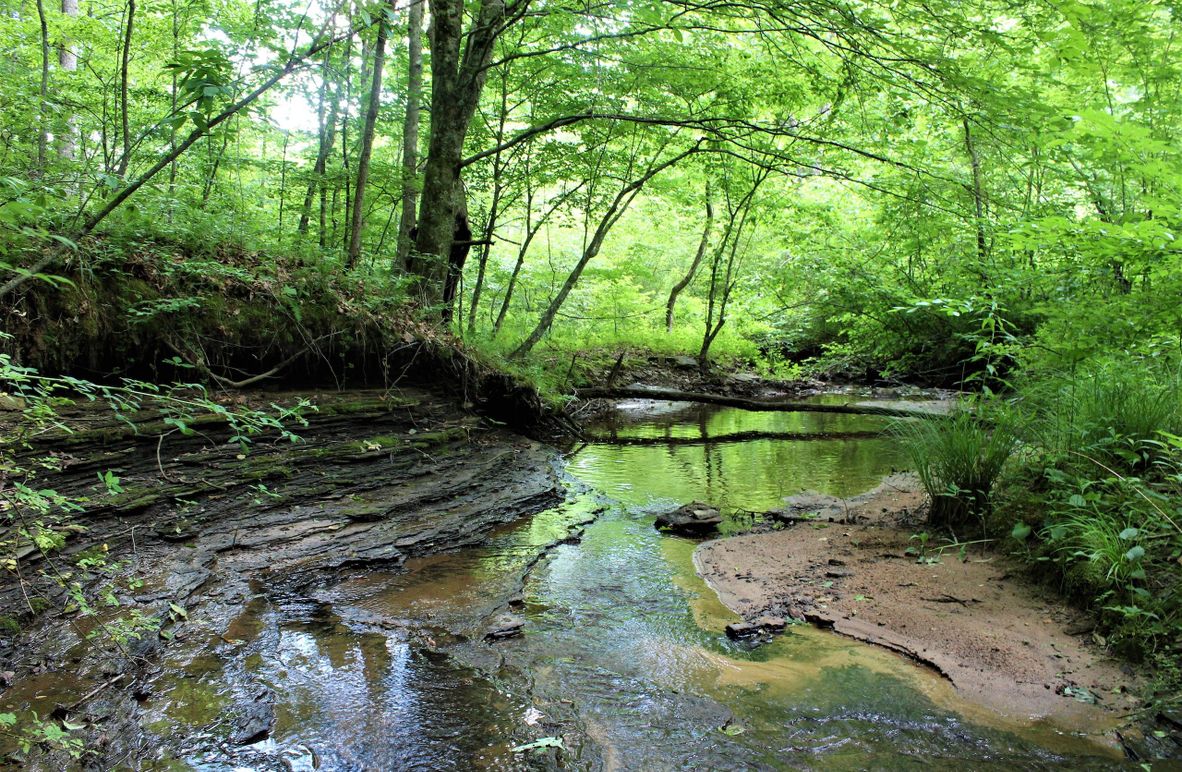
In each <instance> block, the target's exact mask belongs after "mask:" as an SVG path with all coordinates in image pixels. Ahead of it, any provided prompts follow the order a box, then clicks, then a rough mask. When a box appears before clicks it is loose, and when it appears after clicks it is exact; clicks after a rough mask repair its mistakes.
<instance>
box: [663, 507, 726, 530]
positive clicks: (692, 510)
mask: <svg viewBox="0 0 1182 772" xmlns="http://www.w3.org/2000/svg"><path fill="white" fill-rule="evenodd" d="M721 523H722V513H720V512H719V511H718V510H717V509H715V508H714V507H712V506H710V505H709V504H702V503H701V502H698V501H695V502H693V503H691V504H686V505H685V506H684V507H678V508H677V509H675V510H673V511H672V512H666V513H665V514H663V515H657V521H656V523H655V525H656V527H657V528H660V529H662V530H668V531H672V532H673V533H678V534H682V535H684V536H704V535H705V534H708V533H713V532H714V531H716V530H718V526H719V525H720V524H721Z"/></svg>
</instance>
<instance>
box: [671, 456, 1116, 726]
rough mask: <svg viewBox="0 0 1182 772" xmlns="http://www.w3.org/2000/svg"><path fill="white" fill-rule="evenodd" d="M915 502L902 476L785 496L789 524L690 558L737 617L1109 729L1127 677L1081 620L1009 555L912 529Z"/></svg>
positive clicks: (990, 697) (971, 694)
mask: <svg viewBox="0 0 1182 772" xmlns="http://www.w3.org/2000/svg"><path fill="white" fill-rule="evenodd" d="M925 506H926V501H925V497H924V495H923V494H922V492H921V490H920V488H919V485H918V482H917V481H916V480H915V479H914V478H913V477H911V476H905V475H895V476H892V477H889V478H887V480H886V481H885V482H884V483H883V484H882V485H880V486H879V487H878V488H876V489H875V490H873V491H871V492H869V493H867V494H863V495H861V496H857V497H854V498H850V499H838V498H833V497H828V496H818V495H811V494H810V495H802V496H796V497H793V498H791V499H790V500H789V506H788V507H787V508H786V509H785V510H784V511H783V513H781V514H780V518H781V519H782V520H783V521H784V522H785V523H787V524H788V525H789V527H787V528H785V529H784V530H777V531H771V532H767V533H758V534H748V535H742V536H736V537H732V538H727V539H721V540H716V541H711V542H707V543H705V544H703V545H701V546H700V547H699V548H698V551H697V553H696V556H695V559H696V563H697V566H698V568H699V571H700V573H701V575H702V576H703V578H705V579H706V581H707V582H708V583H709V584H710V586H711V587H713V588H714V589H715V590H716V591H717V592H718V595H719V598H720V599H721V600H722V602H723V603H724V604H725V605H726V606H728V607H729V608H730V609H732V610H733V611H735V612H737V613H738V614H740V615H741V616H742V617H744V619H747V620H754V619H756V618H758V617H760V616H763V615H774V616H783V617H792V618H796V619H800V620H807V621H809V622H812V623H814V624H816V625H819V626H822V627H827V628H832V629H833V630H834V631H836V632H838V633H840V634H842V635H846V636H849V637H851V638H855V639H858V640H861V641H866V642H869V643H873V644H877V645H879V646H883V647H885V648H888V649H890V650H892V651H895V652H898V653H900V654H902V655H904V656H907V657H909V658H911V659H913V660H915V661H917V662H920V663H923V664H924V665H927V666H928V667H931V668H933V669H935V670H936V671H938V672H939V673H940V674H942V675H943V676H944V677H946V678H947V679H949V680H950V681H951V682H952V683H953V684H954V685H955V686H956V688H957V690H958V692H960V693H961V695H962V696H964V697H965V698H967V699H969V700H971V701H973V702H976V703H978V704H980V705H982V706H984V707H986V708H988V709H991V710H994V711H997V712H999V713H1002V714H1005V715H1009V716H1015V717H1028V718H1032V719H1033V718H1040V719H1049V720H1051V721H1052V722H1053V721H1055V720H1056V719H1059V720H1063V721H1065V722H1070V723H1072V724H1076V725H1078V724H1079V723H1080V721H1081V720H1095V721H1098V722H1108V724H1109V725H1112V726H1115V724H1116V723H1117V721H1116V717H1117V716H1118V715H1119V714H1121V713H1124V712H1128V711H1130V710H1131V709H1133V708H1135V707H1136V701H1135V699H1134V698H1133V697H1132V696H1131V695H1130V693H1129V690H1130V687H1131V686H1132V680H1133V679H1132V678H1131V677H1130V676H1129V675H1127V674H1126V673H1124V672H1122V670H1121V668H1120V666H1119V665H1118V664H1117V663H1116V662H1114V661H1113V660H1111V659H1109V658H1107V657H1105V656H1104V654H1103V652H1102V651H1101V650H1100V648H1099V647H1098V646H1096V645H1095V643H1094V642H1093V640H1092V636H1091V625H1090V624H1089V623H1088V620H1087V619H1086V618H1085V617H1084V616H1083V615H1081V614H1079V613H1077V612H1075V611H1073V610H1071V609H1069V608H1067V607H1065V606H1064V605H1063V604H1062V602H1061V601H1056V600H1055V599H1054V598H1053V597H1051V596H1049V595H1048V594H1046V593H1044V592H1042V591H1041V590H1039V589H1038V588H1035V587H1033V586H1032V585H1031V583H1030V582H1029V581H1028V580H1027V579H1026V578H1025V577H1024V576H1023V575H1022V574H1021V568H1020V567H1019V566H1018V565H1017V564H1016V563H1013V562H1012V561H1010V560H1008V559H1007V558H1006V557H1005V556H1004V555H1002V554H999V553H997V552H988V553H987V552H984V551H982V550H981V549H980V547H979V546H978V547H970V548H969V549H968V551H967V552H966V553H965V554H964V555H963V557H962V556H961V555H960V554H959V552H958V550H947V551H944V552H943V553H939V552H937V551H935V547H936V546H937V545H936V543H935V541H936V539H935V537H932V541H931V543H929V544H927V546H926V548H925V547H924V546H923V545H921V543H920V541H919V540H917V539H912V538H911V537H912V535H913V534H915V533H917V532H920V531H923V530H924V529H923V525H922V519H921V518H920V517H919V516H918V515H919V513H920V512H921V510H922V509H923V508H924V507H925ZM962 538H964V539H965V540H969V539H970V538H971V537H970V536H969V535H967V534H966V535H964V536H963V537H962ZM909 548H918V549H919V551H920V553H921V554H919V555H916V554H908V553H907V551H908V549H909ZM1089 716H1092V717H1094V719H1089Z"/></svg>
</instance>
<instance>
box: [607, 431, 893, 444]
mask: <svg viewBox="0 0 1182 772" xmlns="http://www.w3.org/2000/svg"><path fill="white" fill-rule="evenodd" d="M881 436H882V432H763V431H749V432H731V433H730V434H720V435H718V436H716V437H702V436H697V437H693V436H691V437H613V436H611V435H606V436H605V435H588V436H587V437H585V438H584V439H585V440H586V441H587V442H593V443H597V444H600V445H713V444H715V443H729V442H749V441H752V440H789V441H794V442H808V441H814V440H868V439H874V438H875V437H881Z"/></svg>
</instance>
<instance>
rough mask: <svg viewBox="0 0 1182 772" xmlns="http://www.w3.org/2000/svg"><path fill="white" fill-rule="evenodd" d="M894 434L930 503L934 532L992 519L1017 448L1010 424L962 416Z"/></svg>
mask: <svg viewBox="0 0 1182 772" xmlns="http://www.w3.org/2000/svg"><path fill="white" fill-rule="evenodd" d="M894 434H895V436H897V437H898V438H899V439H900V441H901V442H902V443H903V446H904V448H905V449H906V451H907V455H908V457H909V458H910V460H911V463H912V465H913V466H914V467H915V471H916V474H918V475H919V479H920V482H921V483H922V484H923V487H924V490H926V491H927V494H928V496H930V497H931V500H932V504H931V509H930V511H929V514H928V524H929V525H930V526H932V527H936V528H940V527H955V526H958V525H964V524H965V523H967V522H971V521H972V520H973V519H976V520H979V521H981V522H983V521H984V520H985V518H986V517H988V515H989V513H990V511H991V494H992V492H993V486H994V485H995V484H996V483H997V480H998V478H999V477H1000V476H1001V473H1002V470H1003V469H1004V467H1005V465H1006V461H1008V460H1009V458H1010V456H1011V455H1012V454H1013V452H1014V448H1015V446H1016V444H1017V438H1016V437H1015V435H1014V433H1013V431H1012V430H1011V429H1010V427H1009V425H1008V422H1005V421H1000V422H996V423H995V422H991V421H988V420H987V419H986V418H984V417H982V416H981V415H978V414H976V413H973V412H970V411H968V410H957V411H956V412H954V413H953V414H952V415H950V416H948V417H947V418H943V419H930V420H926V419H925V420H920V421H914V420H909V421H900V422H898V423H896V424H895V426H894Z"/></svg>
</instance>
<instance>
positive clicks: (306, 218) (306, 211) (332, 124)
mask: <svg viewBox="0 0 1182 772" xmlns="http://www.w3.org/2000/svg"><path fill="white" fill-rule="evenodd" d="M331 63H332V52H331V51H329V52H326V53H325V54H324V62H323V64H322V65H321V67H320V99H319V105H318V107H317V112H318V113H319V121H318V123H319V125H320V137H319V140H320V142H319V145H318V146H317V149H316V162H315V163H314V164H313V165H312V177H311V178H310V179H309V180H308V189H307V191H305V193H304V207H303V209H302V210H301V211H300V222H299V225H297V226H296V230H297V231H298V232H299V233H307V232H308V224H309V222H310V221H311V219H312V199H313V197H314V196H315V194H316V192H317V190H319V191H320V200H321V207H320V239H321V242H320V246H324V215H325V213H324V206H325V205H324V201H325V197H326V190H325V187H324V171H325V169H326V168H327V167H328V156H329V154H331V153H332V145H333V142H334V141H335V139H336V133H337V105H338V92H337V91H336V90H335V89H334V90H333V93H332V96H331V97H329V96H328V79H329V66H330V64H331ZM330 101H331V103H332V107H331V109H330V108H329V107H328V104H329V102H330Z"/></svg>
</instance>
